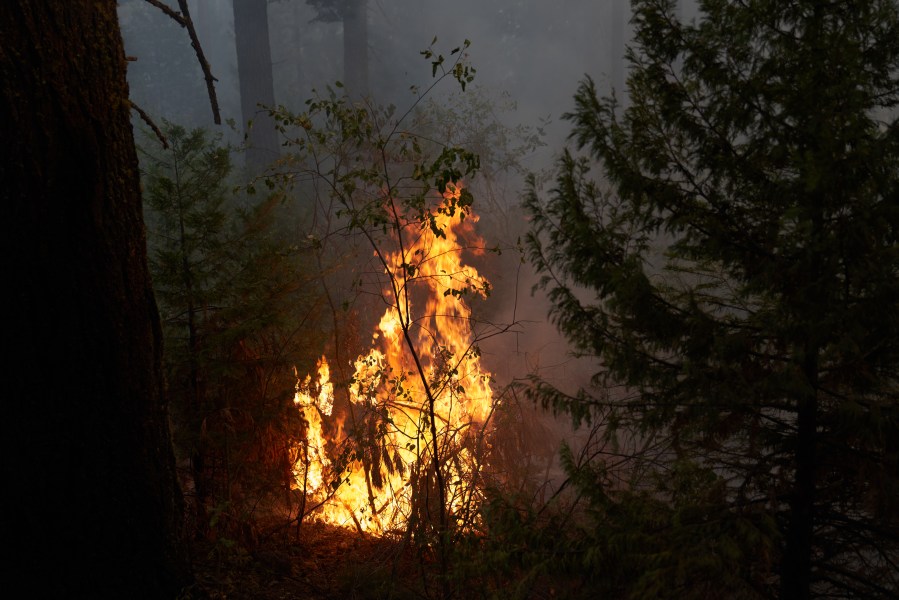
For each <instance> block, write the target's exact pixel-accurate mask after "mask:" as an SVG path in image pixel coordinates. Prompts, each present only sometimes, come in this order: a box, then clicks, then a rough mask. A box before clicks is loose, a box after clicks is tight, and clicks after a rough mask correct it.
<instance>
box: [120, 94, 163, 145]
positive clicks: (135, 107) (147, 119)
mask: <svg viewBox="0 0 899 600" xmlns="http://www.w3.org/2000/svg"><path fill="white" fill-rule="evenodd" d="M128 104H130V105H131V108H132V109H133V110H134V112H136V113H137V114H138V115H140V118H141V119H143V121H144V123H146V124H147V125H149V127H150V129H152V130H153V133H155V134H156V137H157V138H159V141H160V142H161V143H162V147H163V148H164V149H165V150H168V149H169V142H168V140H167V139H165V135H164V134H163V133H162V130H161V129H159V127H157V125H156V123H154V122H153V119H151V118H150V115H148V114H147V113H146V112H144V109H142V108H141V107H140V106H138V105H137V104H135V102H134V100H130V99H129V100H128Z"/></svg>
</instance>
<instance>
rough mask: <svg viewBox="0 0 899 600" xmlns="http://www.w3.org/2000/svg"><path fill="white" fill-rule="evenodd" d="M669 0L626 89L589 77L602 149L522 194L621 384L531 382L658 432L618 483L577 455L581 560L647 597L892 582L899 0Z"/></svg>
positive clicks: (537, 243)
mask: <svg viewBox="0 0 899 600" xmlns="http://www.w3.org/2000/svg"><path fill="white" fill-rule="evenodd" d="M675 4H676V3H674V2H671V1H669V0H641V1H639V2H635V3H634V9H635V13H634V27H635V39H636V43H635V47H634V48H633V49H632V50H631V51H630V52H629V61H630V64H631V72H630V76H629V78H628V86H629V92H630V102H631V105H630V106H629V108H627V110H625V111H623V112H622V111H621V110H619V109H618V107H617V106H616V103H615V101H614V100H613V99H609V98H604V99H600V98H598V97H597V95H596V92H595V89H594V86H593V83H592V81H589V80H588V81H586V82H584V83H583V85H582V86H581V87H580V89H579V90H578V93H577V95H576V103H577V104H576V106H577V108H576V110H575V112H574V113H573V114H571V115H569V116H568V118H569V119H570V120H571V121H572V122H573V123H574V132H573V134H572V137H573V138H574V140H575V141H576V142H577V145H578V147H579V148H581V149H584V150H586V151H587V155H586V156H584V157H582V158H578V157H575V156H574V155H572V154H570V153H567V152H566V153H565V154H564V156H563V157H562V159H561V160H560V163H559V170H558V177H557V181H556V186H555V188H554V189H552V190H551V191H550V192H549V194H548V197H547V198H546V200H543V199H542V198H541V194H540V193H539V191H538V190H537V188H536V187H532V189H531V192H530V194H529V198H528V202H527V205H528V208H529V210H530V212H531V214H532V217H533V219H534V227H533V231H532V233H531V235H530V238H529V245H530V255H531V258H532V260H533V261H534V263H535V265H536V266H537V267H538V268H539V269H540V270H541V271H542V273H543V275H544V278H543V283H542V285H543V286H544V287H545V289H547V290H549V294H550V298H551V299H552V301H553V310H552V315H553V318H554V320H555V322H556V323H557V324H558V326H559V327H560V328H561V329H562V330H563V331H564V332H565V333H566V335H567V336H568V337H569V338H570V339H571V340H572V341H573V342H575V343H576V344H577V346H578V347H579V348H580V349H581V350H582V352H584V353H585V354H588V355H591V356H595V357H596V358H597V360H598V361H599V365H600V366H599V370H598V371H597V372H596V375H595V380H596V381H597V382H598V383H600V384H603V388H602V389H601V390H600V392H598V393H596V392H595V390H594V393H591V392H590V391H589V390H587V391H582V392H581V393H580V394H579V395H577V396H576V397H568V396H564V395H563V394H561V393H560V392H558V391H557V390H554V389H552V388H550V387H549V386H546V385H544V384H540V383H539V382H537V384H536V386H535V388H534V389H533V393H534V395H535V397H537V398H539V399H541V400H544V401H546V402H549V403H553V404H554V405H555V406H556V407H557V408H562V409H565V410H568V411H569V412H571V413H572V414H573V415H574V416H575V417H584V416H586V415H588V414H591V415H592V416H593V417H594V418H603V419H605V424H606V427H607V436H608V445H607V447H606V451H607V452H608V453H612V452H613V451H615V450H616V446H615V445H614V444H615V443H623V440H625V439H626V438H625V434H629V435H630V436H634V437H631V438H630V439H632V440H635V441H636V443H638V444H642V445H643V446H644V447H647V448H648V446H649V445H650V443H651V444H652V452H651V453H649V452H648V449H647V453H644V454H642V455H638V456H635V457H634V461H633V462H632V463H631V465H630V467H629V469H631V473H632V474H634V475H632V476H631V480H630V481H629V482H626V485H625V484H622V483H620V482H619V483H614V480H613V477H612V476H613V475H614V473H611V472H610V470H609V469H607V468H603V466H602V464H601V463H595V464H594V465H593V468H591V469H588V470H580V471H579V473H578V475H577V478H578V480H579V482H580V484H581V488H582V489H583V490H585V491H586V492H587V493H588V494H589V495H590V496H591V498H592V500H593V508H594V511H595V514H596V515H597V519H596V523H595V528H594V530H593V532H592V533H591V535H593V536H594V537H593V540H592V542H591V544H592V545H591V551H590V552H589V553H588V555H589V564H590V565H591V566H592V567H594V568H595V569H596V570H597V572H601V571H602V570H603V569H605V570H606V571H608V570H609V569H613V570H614V569H616V568H617V567H618V566H621V565H622V564H623V565H625V566H627V565H629V566H631V567H634V566H636V569H635V570H634V571H632V572H630V573H628V571H627V569H625V570H623V571H622V570H619V571H615V572H617V573H618V574H619V575H620V579H619V581H617V582H616V585H617V589H618V590H619V593H621V590H624V591H627V592H630V593H633V594H634V595H641V594H642V595H643V596H645V595H646V594H650V595H657V594H673V595H676V596H677V597H686V596H687V595H690V594H692V595H693V596H696V597H709V594H712V595H717V594H724V595H726V596H728V597H737V596H757V595H759V596H778V595H779V596H780V597H781V598H785V599H786V598H791V599H793V598H808V597H811V596H813V595H814V596H840V597H845V596H854V597H883V598H887V597H895V595H896V594H897V592H899V575H897V574H899V569H897V556H899V554H897V539H899V520H897V515H899V510H897V508H899V507H897V505H896V499H897V498H899V496H897V490H899V476H897V474H899V446H897V443H896V440H897V439H899V398H897V379H896V378H897V366H899V341H897V340H899V335H897V334H899V311H897V310H896V309H897V305H899V255H897V253H896V244H897V241H899V240H897V236H899V212H897V207H899V202H897V201H899V176H897V173H899V123H897V118H896V106H897V103H899V35H897V33H899V6H897V4H896V2H894V1H887V0H884V1H877V2H840V3H836V2H818V1H798V2H791V3H777V2H767V1H762V0H757V1H750V2H739V3H732V2H725V1H720V0H709V1H705V2H702V3H700V8H701V13H702V14H701V17H700V19H699V21H698V22H694V23H691V24H684V23H681V22H679V21H678V19H677V17H676V6H675ZM594 165H595V167H594ZM594 169H595V170H596V173H595V175H598V176H599V177H602V178H604V179H605V181H606V182H607V184H606V183H597V182H596V180H595V179H593V175H594V173H593V170H594ZM614 386H619V387H617V388H616V387H614ZM619 451H620V450H619ZM572 466H573V465H572ZM640 473H646V474H647V475H646V476H644V477H641V478H637V476H636V474H640ZM629 549H630V550H629ZM622 551H623V552H624V554H622ZM625 557H626V558H625ZM629 559H633V561H632V562H629ZM619 561H622V562H619ZM772 576H773V577H772ZM697 582H703V583H702V584H698V583H697ZM704 586H708V587H704ZM643 596H641V597H643Z"/></svg>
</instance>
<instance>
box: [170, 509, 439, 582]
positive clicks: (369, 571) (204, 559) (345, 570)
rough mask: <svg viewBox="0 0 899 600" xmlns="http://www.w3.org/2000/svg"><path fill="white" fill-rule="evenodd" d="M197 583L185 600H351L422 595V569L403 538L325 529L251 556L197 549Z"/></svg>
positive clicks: (272, 543)
mask: <svg viewBox="0 0 899 600" xmlns="http://www.w3.org/2000/svg"><path fill="white" fill-rule="evenodd" d="M192 552H193V563H194V575H195V578H196V582H195V584H194V585H193V586H192V587H191V588H190V589H188V590H186V591H185V593H184V594H183V595H182V600H249V599H258V600H286V599H304V600H349V599H360V600H362V599H365V600H368V599H371V600H374V599H375V598H378V599H380V598H392V599H396V600H403V599H405V598H421V597H422V593H421V590H422V581H421V573H422V564H421V560H420V557H418V556H416V555H415V554H414V553H413V552H412V551H411V550H409V548H408V545H407V544H404V543H403V541H402V540H397V539H389V538H378V537H373V536H368V535H363V534H360V533H358V532H356V531H351V530H348V529H342V528H340V527H335V526H331V525H324V524H322V523H308V524H303V529H302V530H301V534H300V536H299V540H297V539H296V535H295V530H291V531H290V532H289V533H288V532H284V533H282V534H280V535H278V536H272V537H270V538H269V539H267V540H265V541H260V542H259V543H258V544H257V545H256V547H255V549H254V550H253V551H252V552H248V551H245V550H240V549H237V548H236V546H231V545H230V544H229V543H227V542H225V543H223V542H221V541H219V542H218V543H210V542H203V543H196V544H194V546H193V548H192Z"/></svg>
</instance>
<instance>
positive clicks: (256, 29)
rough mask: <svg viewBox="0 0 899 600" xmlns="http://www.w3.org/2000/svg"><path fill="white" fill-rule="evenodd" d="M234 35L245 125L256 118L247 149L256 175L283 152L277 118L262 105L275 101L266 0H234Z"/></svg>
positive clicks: (270, 104) (272, 103) (248, 167)
mask: <svg viewBox="0 0 899 600" xmlns="http://www.w3.org/2000/svg"><path fill="white" fill-rule="evenodd" d="M234 37H235V43H236V45H237V74H238V77H239V78H240V110H241V116H242V117H243V124H244V126H246V125H247V123H248V122H250V121H252V122H253V126H252V128H250V129H249V132H248V134H249V139H248V142H249V148H248V150H247V170H248V171H249V175H251V176H252V175H258V174H259V173H261V172H262V171H263V170H264V169H265V167H266V166H267V165H269V164H270V163H272V162H273V161H274V160H276V159H277V158H278V155H279V152H278V148H279V146H278V134H277V131H275V124H274V121H273V120H272V119H271V118H270V117H269V116H268V114H267V113H266V112H265V110H264V109H262V108H260V106H259V105H260V104H261V105H262V106H269V107H274V105H275V84H274V81H273V79H272V51H271V46H270V45H269V35H268V5H267V4H266V0H234Z"/></svg>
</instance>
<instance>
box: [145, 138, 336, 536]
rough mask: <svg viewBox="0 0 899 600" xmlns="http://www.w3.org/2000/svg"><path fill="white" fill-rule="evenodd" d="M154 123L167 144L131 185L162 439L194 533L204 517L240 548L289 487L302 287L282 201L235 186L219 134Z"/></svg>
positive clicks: (309, 309)
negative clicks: (142, 209) (141, 207)
mask: <svg viewBox="0 0 899 600" xmlns="http://www.w3.org/2000/svg"><path fill="white" fill-rule="evenodd" d="M163 129H164V131H165V135H166V137H167V139H168V141H169V145H170V148H169V150H167V151H159V150H155V151H153V152H150V151H145V152H144V166H145V174H144V186H145V198H146V203H147V210H146V213H147V223H148V247H149V263H150V270H151V273H152V275H153V283H154V290H155V293H156V296H157V298H158V299H159V306H160V313H161V317H162V326H163V334H164V337H165V345H166V355H165V369H166V375H167V381H168V386H169V392H170V395H171V398H172V405H173V412H174V413H175V414H174V416H175V418H176V419H175V421H176V423H177V425H178V427H177V428H176V429H175V440H176V444H177V447H178V450H180V452H181V454H182V458H185V459H188V460H189V463H190V477H189V480H190V482H191V486H190V487H191V490H192V493H191V494H190V496H191V499H192V509H193V516H194V521H193V523H194V526H195V534H197V535H198V536H200V537H202V536H204V535H205V534H207V533H209V529H210V527H211V526H212V525H213V524H214V525H215V526H216V527H217V528H218V529H219V531H218V533H220V534H222V535H227V536H229V537H230V538H231V539H232V540H234V539H235V538H237V541H242V542H245V543H251V542H252V539H251V537H252V536H248V533H247V531H248V527H249V526H252V525H253V524H254V522H255V521H256V520H257V518H258V517H260V516H268V515H266V514H265V513H266V511H269V510H271V509H272V508H273V506H274V505H276V504H277V503H278V502H279V501H281V500H282V499H283V492H284V491H285V489H287V486H288V485H289V481H290V479H289V478H290V467H291V464H292V463H291V462H290V460H289V456H288V451H287V447H288V445H289V444H288V443H287V440H288V438H289V437H290V435H293V434H295V432H296V430H297V428H298V427H299V423H298V422H297V417H296V409H295V408H294V406H293V402H292V398H293V394H294V386H295V384H296V379H295V377H294V375H293V367H294V366H295V365H300V366H303V365H304V364H306V363H307V362H309V361H310V360H311V359H314V357H316V356H318V353H319V347H318V345H319V344H320V342H319V337H320V336H321V335H322V334H321V332H320V331H319V329H318V328H317V327H316V325H315V323H316V319H314V316H313V315H314V304H315V301H316V295H315V293H311V292H310V291H309V289H310V288H311V286H309V285H308V283H307V282H305V281H304V280H303V272H304V271H307V270H308V268H307V267H306V266H305V265H304V256H303V252H302V251H301V250H300V248H299V247H298V246H297V244H296V243H295V241H294V237H295V235H296V233H295V231H292V230H291V227H290V224H293V222H292V219H294V218H296V215H292V214H291V213H290V212H289V210H288V206H287V205H286V204H285V203H282V202H281V199H282V197H281V196H278V195H270V196H267V197H255V196H240V195H235V194H234V193H233V191H232V189H231V188H230V187H229V174H230V173H231V169H232V162H231V156H230V149H229V148H228V147H226V146H222V145H221V143H220V139H219V136H215V137H212V136H210V135H209V134H208V133H207V132H206V131H205V130H203V129H193V130H186V129H185V128H183V127H180V126H178V125H173V124H170V123H166V124H165V126H164V128H163ZM151 143H152V142H151ZM279 228H280V230H279ZM277 508H279V509H280V508H281V507H280V506H277Z"/></svg>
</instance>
